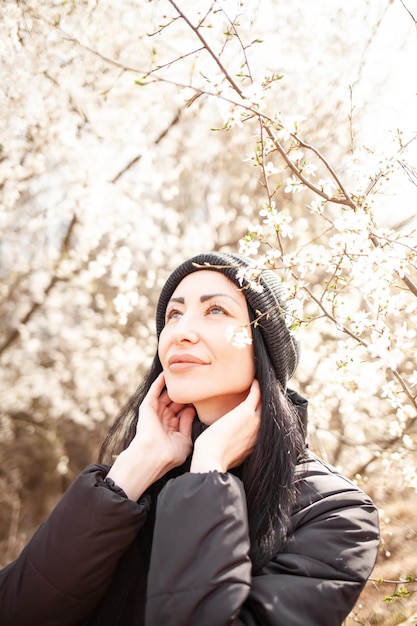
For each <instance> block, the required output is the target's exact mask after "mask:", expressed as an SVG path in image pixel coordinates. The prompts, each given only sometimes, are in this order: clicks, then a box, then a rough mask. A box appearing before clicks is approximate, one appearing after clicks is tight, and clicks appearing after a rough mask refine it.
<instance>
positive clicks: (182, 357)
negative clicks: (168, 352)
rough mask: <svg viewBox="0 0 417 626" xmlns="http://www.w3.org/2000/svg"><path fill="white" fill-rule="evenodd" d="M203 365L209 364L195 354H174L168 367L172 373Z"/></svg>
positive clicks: (169, 360)
mask: <svg viewBox="0 0 417 626" xmlns="http://www.w3.org/2000/svg"><path fill="white" fill-rule="evenodd" d="M202 365H207V363H206V362H205V361H203V360H202V359H200V358H199V357H196V356H194V355H193V354H173V355H172V356H170V357H169V359H168V367H169V370H170V371H171V372H181V371H183V370H187V369H194V368H196V367H200V366H202Z"/></svg>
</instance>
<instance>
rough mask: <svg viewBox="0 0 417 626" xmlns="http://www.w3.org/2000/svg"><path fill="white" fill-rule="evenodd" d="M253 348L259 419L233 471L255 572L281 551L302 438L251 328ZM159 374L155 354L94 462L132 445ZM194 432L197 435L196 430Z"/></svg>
mask: <svg viewBox="0 0 417 626" xmlns="http://www.w3.org/2000/svg"><path fill="white" fill-rule="evenodd" d="M248 308H249V314H250V317H251V320H252V321H255V314H254V312H253V311H251V309H250V307H248ZM253 346H254V356H255V368H256V374H255V375H256V378H257V379H258V380H259V383H260V387H261V396H262V419H261V426H260V430H259V434H258V438H257V442H256V444H255V447H254V450H253V451H252V453H251V455H250V456H249V457H248V459H247V460H246V461H245V462H244V463H243V465H242V466H241V467H240V468H238V469H237V470H236V472H235V473H236V474H237V475H238V476H239V477H240V478H241V479H242V481H243V484H244V487H245V492H246V499H247V508H248V520H249V530H250V539H251V559H252V564H253V569H254V571H256V570H258V569H259V568H260V567H262V565H263V564H265V563H266V562H267V561H268V560H269V559H270V558H271V556H272V554H274V552H277V551H278V550H279V549H280V548H281V547H282V545H283V544H284V543H285V540H286V538H287V533H288V529H289V522H290V516H291V511H292V509H293V507H294V505H295V501H296V497H297V488H296V483H295V478H294V474H295V467H296V464H297V461H298V460H299V459H300V458H301V457H302V455H303V451H304V436H303V429H302V427H301V425H300V420H299V417H298V415H297V413H296V411H295V410H294V408H293V406H292V403H291V402H289V400H288V399H287V396H286V393H285V390H284V389H282V388H281V385H280V383H279V382H278V380H277V377H276V375H275V372H274V369H273V368H272V365H271V362H270V359H269V356H268V353H267V350H266V347H265V343H264V340H263V337H262V334H261V332H260V328H259V326H257V325H256V324H254V325H253ZM161 372H162V365H161V362H160V360H159V357H158V354H156V355H155V357H154V360H153V363H152V365H151V367H150V369H149V371H148V373H147V374H146V376H145V377H144V379H143V381H142V384H141V385H140V386H139V387H138V389H137V390H136V392H135V393H134V394H133V396H132V397H131V398H130V399H129V400H128V402H127V403H126V405H125V406H124V407H123V409H122V410H121V411H120V413H119V414H118V416H117V418H116V421H115V422H114V424H113V426H112V427H111V429H110V430H109V432H108V434H107V436H106V438H105V440H104V441H103V444H102V446H101V449H100V454H99V461H100V462H106V461H107V462H111V458H112V457H113V455H116V454H119V453H120V452H121V451H122V450H124V449H125V448H126V447H127V446H128V445H129V443H130V442H131V441H132V439H133V437H134V436H135V432H136V425H137V419H138V412H139V407H140V405H141V403H142V401H143V399H144V397H145V396H146V394H147V392H148V391H149V388H150V386H151V384H152V383H153V381H154V380H155V379H156V378H157V376H158V375H159V374H160V373H161ZM202 428H204V427H203V426H202ZM194 432H195V433H198V432H199V431H198V428H197V429H194ZM200 432H201V429H200ZM188 468H189V459H188V460H187V461H186V462H185V463H184V465H182V466H181V467H178V468H175V469H174V470H172V471H170V472H168V473H167V474H166V475H165V476H164V477H163V478H162V479H160V480H159V481H158V482H157V483H155V484H154V485H153V486H152V487H151V488H150V490H149V492H150V493H151V494H152V495H153V496H157V494H158V493H159V492H160V490H161V489H162V487H163V486H164V484H165V483H166V482H167V481H168V480H169V479H170V478H172V477H175V476H178V475H179V474H181V473H183V472H184V471H187V470H188Z"/></svg>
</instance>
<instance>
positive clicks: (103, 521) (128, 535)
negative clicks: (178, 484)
mask: <svg viewBox="0 0 417 626" xmlns="http://www.w3.org/2000/svg"><path fill="white" fill-rule="evenodd" d="M108 469H109V468H108V467H107V466H103V465H101V466H100V465H93V466H90V467H88V468H87V469H86V470H84V472H83V473H82V474H81V475H80V476H79V477H78V478H77V479H76V480H75V482H74V483H73V484H72V485H71V486H70V488H69V489H68V491H67V492H66V493H65V494H64V496H63V497H62V498H61V500H60V501H59V503H58V504H57V506H56V507H55V509H54V510H53V511H52V513H51V515H50V516H49V518H48V519H47V520H46V522H44V524H43V525H42V526H41V527H40V528H39V529H38V531H37V532H36V533H35V535H34V536H33V538H32V539H31V540H30V542H29V543H28V545H27V546H26V547H25V549H24V550H23V552H22V553H21V554H20V556H19V557H18V559H17V560H16V561H14V562H13V563H11V564H10V565H8V566H7V567H6V568H5V569H3V570H2V571H1V572H0V623H1V624H2V626H32V625H33V624H42V626H56V624H60V626H72V625H73V624H79V623H80V622H81V621H82V620H83V619H85V618H86V616H87V615H88V614H89V613H90V612H91V611H92V610H93V609H94V607H95V606H96V604H97V603H98V602H99V601H100V599H101V597H102V596H103V595H104V593H105V592H106V589H107V587H108V585H109V584H110V581H111V577H112V574H113V572H114V570H115V567H116V565H117V562H118V560H119V558H120V557H121V555H122V554H123V553H124V552H125V551H126V549H127V548H128V547H129V545H130V544H131V543H132V541H133V540H134V537H135V535H136V534H137V532H138V531H139V529H140V528H141V527H142V525H143V524H144V522H145V519H146V516H147V511H148V507H149V502H148V500H147V499H146V498H143V499H142V500H140V501H139V502H138V503H136V502H133V501H132V500H129V499H128V498H127V497H126V496H125V495H124V494H123V492H122V490H120V489H118V488H117V487H114V488H113V489H111V488H109V487H108V485H107V484H106V483H105V482H104V477H105V476H106V474H107V471H108Z"/></svg>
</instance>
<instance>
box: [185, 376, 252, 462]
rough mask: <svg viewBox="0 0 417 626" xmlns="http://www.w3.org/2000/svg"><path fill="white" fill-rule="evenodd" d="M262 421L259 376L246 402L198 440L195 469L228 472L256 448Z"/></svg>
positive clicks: (217, 422)
mask: <svg viewBox="0 0 417 626" xmlns="http://www.w3.org/2000/svg"><path fill="white" fill-rule="evenodd" d="M260 423H261V391H260V387H259V383H258V381H257V380H256V379H255V380H254V381H253V383H252V385H251V387H250V390H249V394H248V396H247V398H246V399H245V400H243V402H241V403H240V404H239V405H238V406H237V407H236V408H234V409H233V410H232V411H230V412H229V413H226V415H224V416H223V417H221V418H220V419H219V420H217V421H216V422H214V424H212V425H211V426H209V427H208V428H207V429H206V430H205V431H204V432H203V433H202V434H201V435H200V436H199V437H198V438H197V440H196V442H195V444H194V453H193V458H192V461H191V468H190V471H191V472H210V471H213V470H217V471H219V472H227V471H228V470H229V469H231V468H233V467H237V466H238V465H240V464H241V463H242V462H243V461H244V460H245V459H246V458H247V457H248V456H249V454H250V453H251V452H252V450H253V447H254V445H255V442H256V438H257V435H258V430H259V426H260Z"/></svg>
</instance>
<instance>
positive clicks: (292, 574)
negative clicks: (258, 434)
mask: <svg viewBox="0 0 417 626" xmlns="http://www.w3.org/2000/svg"><path fill="white" fill-rule="evenodd" d="M298 469H299V476H300V497H299V503H298V506H297V508H296V510H294V512H293V515H292V519H291V531H290V536H289V540H288V543H287V544H286V546H285V548H284V550H283V551H282V552H280V553H278V554H276V555H275V556H274V557H273V558H272V559H271V560H270V562H269V563H268V564H267V565H266V566H265V567H263V569H262V570H261V571H260V572H259V573H258V574H256V575H252V573H251V562H250V559H249V556H248V553H249V536H248V524H247V513H246V501H245V494H244V489H243V485H242V483H241V481H240V480H239V478H237V477H236V476H234V475H233V474H231V473H219V472H210V473H206V474H191V473H186V474H183V475H181V476H179V477H177V478H175V479H172V480H170V481H169V482H168V484H167V485H166V486H165V487H164V488H163V490H162V492H161V493H160V495H159V497H158V503H157V508H156V515H151V514H150V509H151V507H150V498H149V496H145V497H143V498H141V499H140V500H139V502H138V503H136V502H134V501H132V500H129V499H128V498H126V496H125V495H124V494H123V492H122V491H121V490H119V489H118V488H115V487H114V486H113V487H112V485H110V487H109V485H108V484H107V483H106V482H105V481H104V477H105V475H106V473H107V471H108V466H104V465H93V466H90V467H88V468H87V469H86V470H85V471H84V472H83V473H82V474H81V475H80V476H79V477H78V478H77V479H76V481H75V482H74V483H73V484H72V486H71V487H70V488H69V490H68V491H67V492H66V494H65V495H64V496H63V498H62V499H61V501H60V502H59V503H58V505H57V506H56V508H55V509H54V511H53V512H52V513H51V515H50V517H49V518H48V520H47V521H46V522H45V523H44V524H43V525H42V526H41V527H40V528H39V530H38V531H37V533H36V534H35V535H34V537H33V538H32V540H31V541H30V542H29V543H28V545H27V546H26V548H25V549H24V550H23V552H22V554H21V555H20V557H19V558H18V559H17V560H16V561H14V562H13V563H11V564H10V565H8V566H7V567H6V568H5V569H4V570H2V571H1V572H0V624H1V626H82V625H84V624H88V623H89V619H90V616H91V615H92V614H93V613H94V610H95V609H96V608H97V606H98V607H100V605H101V604H102V603H103V602H105V600H106V597H107V594H108V589H109V587H110V585H111V582H112V578H113V577H114V573H115V570H116V567H117V563H118V561H119V560H120V559H121V557H122V555H124V554H125V553H126V554H127V553H128V552H129V551H130V550H132V549H133V547H132V546H133V545H135V544H136V546H137V542H138V539H139V541H140V542H142V543H141V544H140V545H139V549H138V552H137V555H138V556H137V558H138V559H139V561H143V562H140V563H139V567H138V568H136V569H135V571H136V572H137V574H136V578H137V580H135V581H133V582H134V584H135V585H136V590H135V594H134V601H133V604H132V608H131V621H130V624H131V625H132V626H142V625H143V624H146V626H191V625H192V626H226V625H227V626H232V625H233V626H300V625H302V626H340V624H341V623H342V621H343V620H344V618H345V617H346V615H347V614H348V613H349V612H350V611H351V609H352V608H353V606H354V604H355V602H356V600H357V598H358V596H359V593H360V591H361V589H362V588H363V586H364V584H365V582H366V580H367V578H368V576H369V575H370V573H371V571H372V569H373V566H374V563H375V560H376V556H377V549H378V520H377V512H376V509H375V507H374V505H373V504H372V501H371V500H370V499H369V498H368V497H367V496H366V495H365V494H364V493H363V492H362V491H361V490H360V489H358V488H357V487H356V486H355V485H353V484H352V483H351V482H349V481H348V480H347V479H345V478H343V477H342V476H340V475H338V474H337V473H335V471H334V470H333V469H332V468H330V467H328V466H327V465H325V464H324V463H323V462H322V461H320V460H319V459H317V458H316V457H314V456H313V455H311V454H310V455H309V456H308V459H307V461H306V462H303V463H302V464H301V465H300V466H299V468H298ZM152 533H153V542H152ZM151 542H152V552H151V549H150V547H151ZM136 549H137V548H136ZM123 558H124V557H123ZM105 623H106V624H108V626H112V624H113V621H112V618H111V616H110V614H109V617H108V621H107V620H105ZM126 626H128V624H126Z"/></svg>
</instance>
